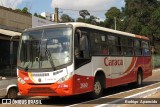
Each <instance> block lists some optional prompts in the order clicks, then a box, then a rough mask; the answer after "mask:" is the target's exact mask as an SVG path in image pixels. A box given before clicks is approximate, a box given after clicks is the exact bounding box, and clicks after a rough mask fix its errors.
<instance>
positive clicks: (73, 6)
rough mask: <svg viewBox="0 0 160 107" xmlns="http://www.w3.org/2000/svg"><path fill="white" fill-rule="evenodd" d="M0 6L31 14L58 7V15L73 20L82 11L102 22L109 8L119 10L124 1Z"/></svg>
mask: <svg viewBox="0 0 160 107" xmlns="http://www.w3.org/2000/svg"><path fill="white" fill-rule="evenodd" d="M0 5H2V6H5V7H9V8H13V9H16V8H20V9H22V8H23V7H28V9H29V12H31V13H33V14H34V13H35V12H36V13H38V14H40V13H42V12H50V13H54V8H55V7H58V8H60V9H59V11H60V15H62V14H68V15H69V16H71V17H72V18H74V19H76V18H77V17H79V10H82V9H83V10H88V11H89V12H90V14H91V15H95V16H96V17H98V18H100V19H101V20H104V19H105V15H104V14H105V12H106V11H107V10H108V9H109V8H110V7H117V8H119V9H121V7H124V5H125V3H124V0H0Z"/></svg>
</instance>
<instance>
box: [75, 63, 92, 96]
mask: <svg viewBox="0 0 160 107" xmlns="http://www.w3.org/2000/svg"><path fill="white" fill-rule="evenodd" d="M92 75H93V74H92V63H88V64H85V65H83V66H81V67H80V68H78V69H76V70H75V75H74V84H73V86H74V88H73V90H74V94H81V93H86V92H91V91H93V83H94V77H93V76H92Z"/></svg>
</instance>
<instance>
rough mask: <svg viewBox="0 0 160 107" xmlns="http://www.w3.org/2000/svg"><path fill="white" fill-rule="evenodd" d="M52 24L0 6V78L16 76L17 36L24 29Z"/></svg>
mask: <svg viewBox="0 0 160 107" xmlns="http://www.w3.org/2000/svg"><path fill="white" fill-rule="evenodd" d="M51 23H53V22H50V21H48V20H44V19H41V18H37V17H35V16H32V15H30V14H25V13H22V12H18V11H16V10H12V9H9V8H6V7H2V6H0V46H1V50H0V76H11V75H16V64H17V50H18V38H17V36H15V35H18V36H20V35H21V33H22V32H23V30H24V29H27V28H30V27H35V26H41V25H45V24H51ZM14 37H16V38H14ZM12 47H13V48H12ZM12 51H13V52H12ZM12 71H14V73H13V72H12Z"/></svg>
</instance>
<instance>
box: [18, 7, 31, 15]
mask: <svg viewBox="0 0 160 107" xmlns="http://www.w3.org/2000/svg"><path fill="white" fill-rule="evenodd" d="M15 11H17V12H20V13H25V14H29V15H31V13H30V12H29V11H28V8H27V7H24V8H23V9H22V10H21V9H16V10H15Z"/></svg>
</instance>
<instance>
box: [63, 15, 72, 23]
mask: <svg viewBox="0 0 160 107" xmlns="http://www.w3.org/2000/svg"><path fill="white" fill-rule="evenodd" d="M61 22H63V23H65V22H74V19H72V18H71V17H70V16H69V15H67V14H62V16H61Z"/></svg>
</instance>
